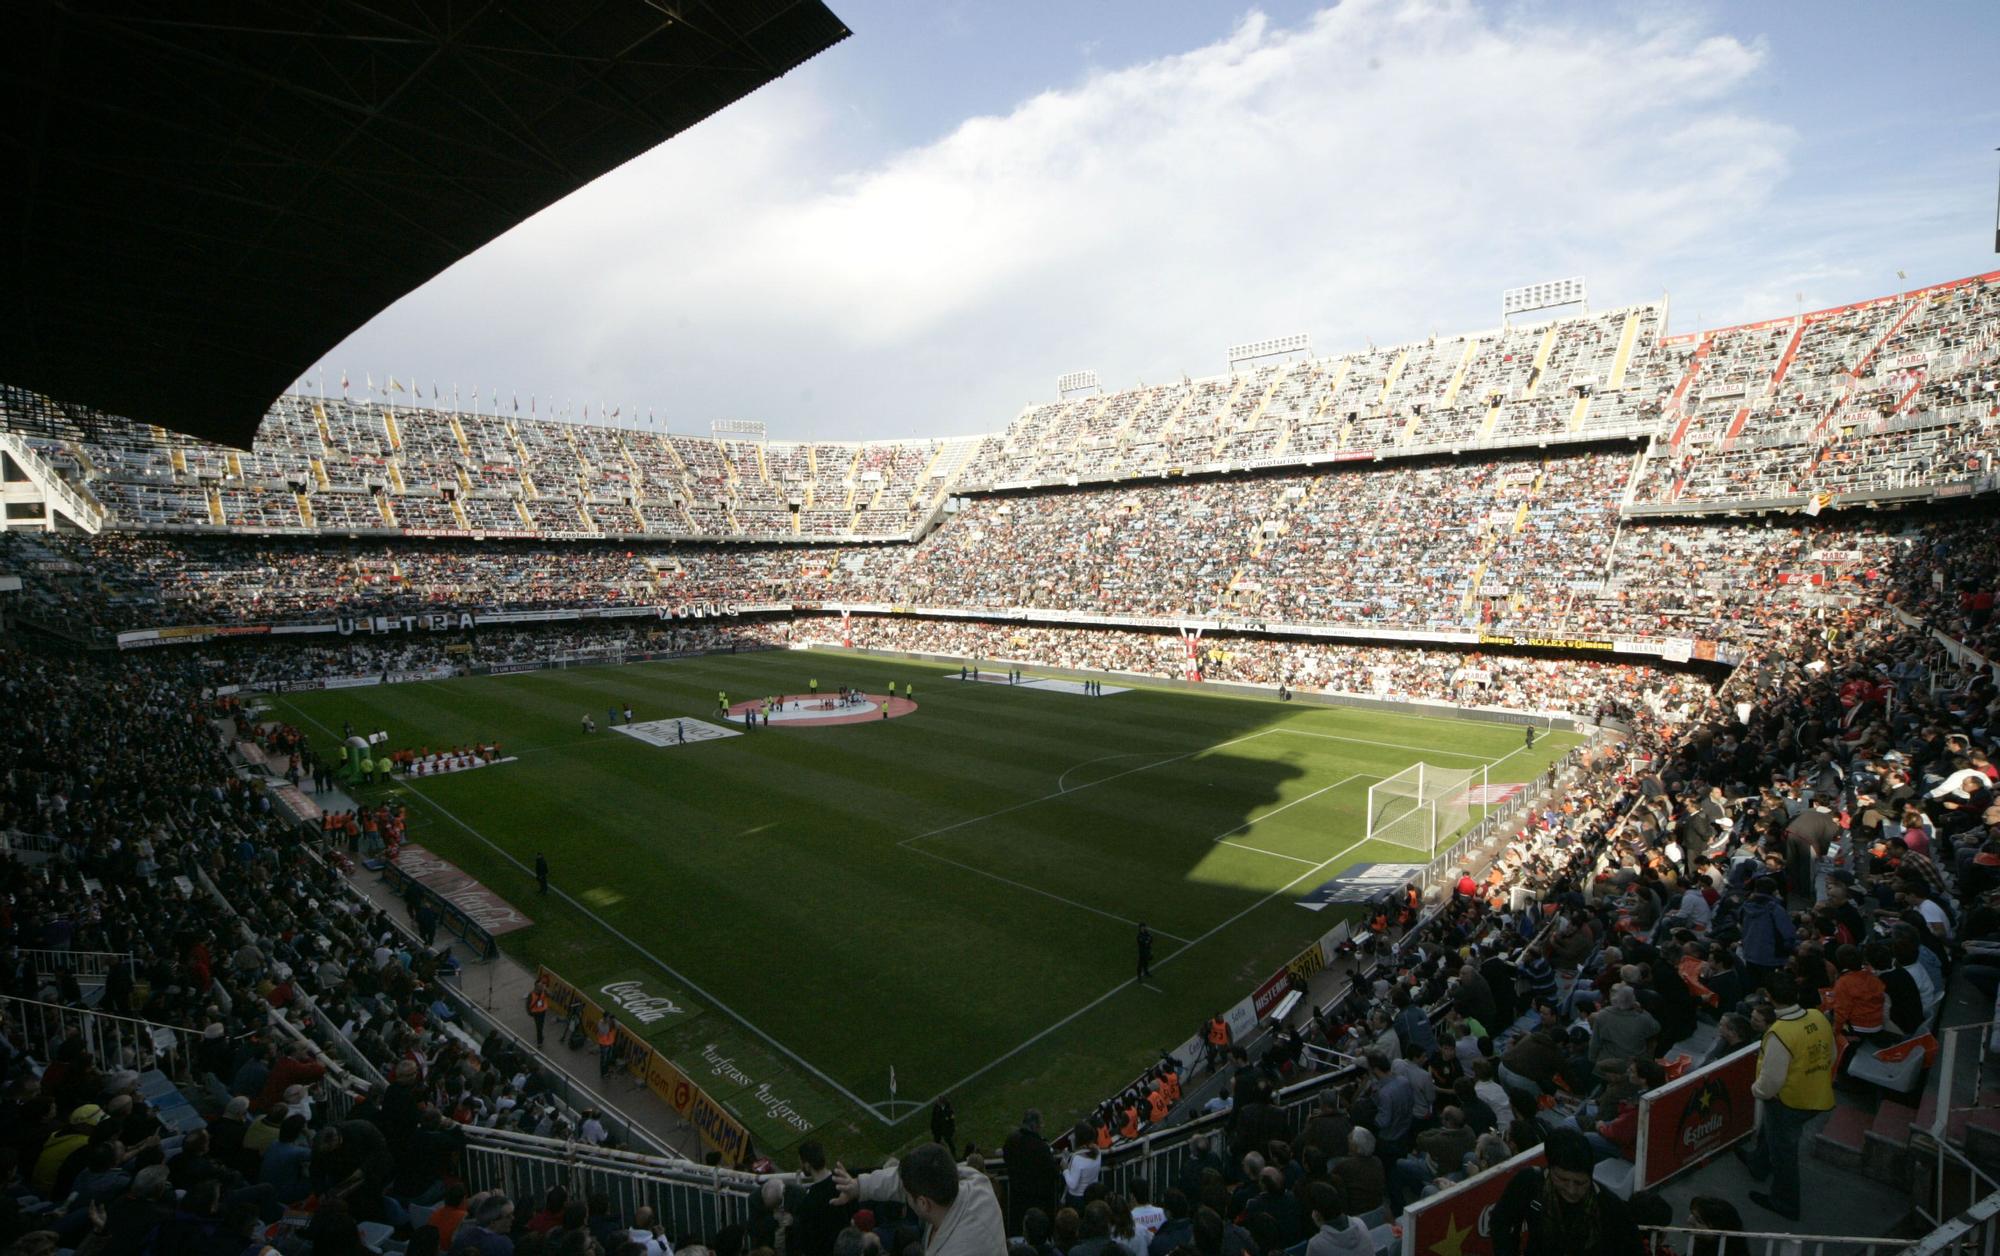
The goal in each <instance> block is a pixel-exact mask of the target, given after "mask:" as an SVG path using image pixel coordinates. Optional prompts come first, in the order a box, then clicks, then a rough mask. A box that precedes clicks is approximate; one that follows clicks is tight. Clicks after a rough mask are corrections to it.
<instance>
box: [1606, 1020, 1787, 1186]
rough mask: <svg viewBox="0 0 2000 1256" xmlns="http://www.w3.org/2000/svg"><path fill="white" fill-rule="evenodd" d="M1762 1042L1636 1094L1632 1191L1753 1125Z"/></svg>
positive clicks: (1691, 1163) (1696, 1160)
mask: <svg viewBox="0 0 2000 1256" xmlns="http://www.w3.org/2000/svg"><path fill="white" fill-rule="evenodd" d="M1761 1048H1762V1044H1760V1043H1754V1042H1753V1043H1751V1044H1750V1045H1749V1046H1747V1047H1744V1048H1743V1049H1742V1050H1740V1051H1737V1052H1736V1053H1735V1054H1733V1055H1726V1056H1724V1057H1723V1058H1721V1059H1720V1060H1717V1061H1716V1062H1715V1063H1713V1064H1711V1065H1709V1066H1708V1067H1706V1068H1698V1069H1695V1070H1693V1071H1692V1072H1689V1073H1687V1074H1685V1075H1683V1076H1681V1077H1677V1078H1675V1079H1674V1080H1673V1081H1670V1082H1668V1083H1667V1084H1666V1085H1664V1086H1660V1087H1658V1088H1656V1089H1653V1090H1649V1091H1647V1092H1646V1093H1645V1094H1643V1095H1641V1096H1639V1151H1638V1155H1639V1159H1638V1162H1637V1163H1636V1164H1635V1165H1634V1166H1633V1169H1632V1189H1633V1190H1635V1191H1640V1190H1648V1189H1650V1188H1652V1187H1655V1186H1658V1185H1659V1184H1660V1183H1661V1182H1664V1181H1666V1180H1667V1179H1668V1178H1670V1177H1673V1176H1674V1175H1675V1174H1677V1173H1683V1172H1685V1171H1687V1170H1689V1169H1692V1168H1694V1167H1695V1166H1696V1165H1699V1164H1702V1163H1704V1162H1706V1161H1707V1160H1708V1159H1709V1158H1711V1157H1713V1156H1714V1155H1716V1154H1717V1153H1718V1152H1721V1151H1723V1150H1725V1149H1726V1148H1728V1147H1730V1146H1731V1145H1732V1144H1734V1143H1736V1142H1738V1141H1739V1140H1741V1139H1744V1138H1747V1137H1749V1136H1750V1134H1751V1132H1752V1131H1754V1130H1755V1129H1756V1128H1757V1098H1756V1096H1755V1095H1753V1094H1751V1093H1750V1086H1751V1083H1753V1082H1755V1081H1756V1080H1757V1056H1758V1052H1759V1051H1760V1050H1761Z"/></svg>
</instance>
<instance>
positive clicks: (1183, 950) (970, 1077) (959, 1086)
mask: <svg viewBox="0 0 2000 1256" xmlns="http://www.w3.org/2000/svg"><path fill="white" fill-rule="evenodd" d="M1363 775H1365V774H1364V773H1360V772H1357V773H1355V774H1354V775H1353V776H1350V777H1348V778H1347V779H1346V780H1343V781H1336V782H1335V783H1334V784H1335V785H1345V784H1347V783H1348V781H1353V780H1357V779H1359V778H1360V777H1361V776H1363ZM1327 788H1328V789H1331V788H1334V786H1331V785H1330V786H1328V787H1327ZM1324 792H1325V790H1316V791H1314V795H1313V796H1315V797H1316V796H1317V795H1318V794H1320V793H1324ZM1225 836H1226V835H1225ZM1367 844H1368V839H1366V838H1363V839H1362V840H1360V841H1358V842H1355V843H1353V844H1352V845H1350V846H1348V847H1346V848H1345V849H1343V850H1341V851H1339V852H1338V853H1336V854H1335V855H1333V856H1332V858H1329V859H1326V860H1324V861H1322V862H1320V863H1318V864H1315V865H1314V866H1312V867H1311V868H1308V869H1306V870H1305V871H1304V872H1301V873H1300V874H1299V875H1297V876H1296V877H1293V878H1292V879H1291V880H1290V881H1287V882H1286V883H1285V884H1284V885H1282V886H1280V887H1278V888H1277V889H1275V890H1273V891H1271V892H1270V893H1269V894H1267V895H1265V896H1264V897H1263V898H1260V899H1258V900H1257V901H1256V902H1254V903H1252V904H1250V906H1248V907H1246V908H1244V909H1243V910H1242V911H1240V912H1237V913H1236V914H1235V915H1234V916H1231V917H1230V918H1229V919H1227V920H1225V921H1223V922H1222V923H1221V924H1219V925H1217V926H1215V927H1214V928H1213V929H1210V930H1209V931H1208V932H1207V933H1204V934H1202V935H1201V936H1200V937H1198V938H1196V939H1195V940H1194V941H1192V942H1190V943H1188V944H1187V945H1186V946H1183V947H1180V948H1178V949H1177V950H1174V951H1172V952H1170V953H1169V954H1167V955H1165V956H1164V957H1162V958H1161V960H1160V962H1159V967H1162V968H1164V967H1165V966H1166V965H1167V962H1168V961H1169V960H1174V959H1178V958H1180V957H1181V956H1183V955H1186V954H1187V953H1188V952H1190V951H1192V950H1194V948H1196V947H1197V946H1200V945H1201V944H1202V943H1203V942H1206V941H1208V939H1210V938H1212V937H1214V936H1215V935H1216V934H1218V933H1220V932H1222V931H1223V930H1224V929H1227V928H1228V927H1229V926H1230V925H1233V924H1235V923H1236V922H1237V921H1239V920H1241V919H1243V917H1245V916H1247V915H1249V914H1250V913H1251V912H1253V911H1256V910H1257V909H1258V908H1259V907H1262V906H1263V905H1264V904H1266V903H1268V902H1270V901H1271V900H1272V899H1274V898H1276V897H1278V895H1280V894H1283V893H1284V892H1285V891H1287V890H1289V889H1291V888H1292V887H1293V886H1295V885H1297V884H1298V883H1299V882H1301V881H1303V880H1305V879H1306V878H1307V877H1309V876H1312V875H1313V874H1314V873H1316V872H1319V871H1321V870H1323V869H1324V868H1326V867H1327V865H1328V864H1331V863H1332V862H1333V861H1334V860H1336V859H1340V858H1342V857H1343V856H1345V855H1347V854H1350V853H1351V852H1353V851H1356V850H1359V849H1360V848H1361V847H1363V846H1365V845H1367ZM1137 984H1139V980H1138V978H1137V977H1134V978H1132V979H1131V980H1130V981H1121V982H1119V983H1118V984H1117V985H1115V986H1113V987H1111V988H1110V989H1109V990H1106V991H1105V992H1104V993H1103V994H1100V995H1098V996H1097V997H1096V998H1095V999H1092V1000H1091V1001H1090V1002H1088V1003H1086V1004H1084V1005H1083V1006H1082V1007H1080V1008H1078V1009H1076V1011H1074V1012H1071V1013H1070V1014H1069V1015H1068V1016H1065V1017H1063V1018H1062V1019H1061V1020H1059V1021H1057V1022H1056V1023H1055V1024H1053V1025H1050V1026H1049V1027H1048V1028H1047V1029H1044V1030H1042V1031H1041V1032H1040V1033H1038V1034H1036V1035H1035V1036H1034V1037H1032V1038H1030V1039H1028V1040H1027V1041H1026V1042H1023V1043H1021V1044H1020V1045H1019V1046H1017V1047H1015V1048H1013V1049H1012V1050H1010V1051H1008V1052H1006V1053H1005V1054H1003V1055H1001V1056H999V1057H997V1058H995V1059H993V1060H990V1061H988V1062H987V1063H986V1064H984V1065H981V1066H980V1067H979V1068H977V1069H974V1070H973V1071H972V1072H970V1073H968V1074H966V1075H965V1076H964V1077H961V1078H959V1079H958V1080H957V1081H955V1082H953V1083H952V1084H951V1085H949V1086H947V1087H945V1088H944V1089H943V1090H940V1091H939V1092H938V1093H937V1094H935V1095H933V1096H931V1098H930V1100H929V1101H928V1102H926V1103H925V1104H924V1107H926V1108H928V1107H930V1105H931V1104H933V1103H936V1102H937V1101H938V1100H939V1099H941V1098H943V1097H944V1096H946V1095H948V1094H950V1093H951V1092H952V1091H954V1090H963V1089H964V1088H965V1087H966V1086H968V1085H970V1084H971V1083H973V1082H975V1081H977V1080H979V1078H981V1077H983V1076H985V1075H986V1074H987V1073H990V1072H992V1071H993V1070H994V1069H996V1068H998V1067H1000V1065H1002V1064H1005V1063H1006V1062H1007V1061H1008V1060H1010V1059H1012V1058H1014V1057H1015V1056H1017V1055H1019V1054H1020V1053H1021V1052H1023V1051H1026V1050H1027V1049H1028V1048H1029V1047H1032V1046H1034V1045H1035V1044H1036V1043H1037V1042H1040V1041H1041V1040H1042V1039H1044V1038H1046V1037H1048V1036H1049V1035H1050V1034H1052V1033H1054V1032H1055V1031H1056V1030H1058V1029H1061V1028H1062V1027H1063V1026H1065V1025H1067V1024H1069V1023H1070V1022H1072V1021H1074V1020H1076V1019H1077V1018H1078V1017H1080V1016H1082V1015H1084V1014H1085V1013H1086V1012H1089V1011H1091V1010H1092V1009H1093V1008H1095V1007H1097V1006H1098V1005H1099V1004H1101V1003H1103V1002H1104V1001H1105V1000H1106V999H1109V998H1111V997H1112V996H1113V995H1115V994H1117V993H1118V992H1119V991H1121V990H1123V989H1125V988H1126V987H1127V986H1130V985H1137ZM903 1119H905V1118H901V1117H899V1118H897V1120H898V1121H901V1120H903ZM891 1123H892V1124H894V1123H895V1122H891Z"/></svg>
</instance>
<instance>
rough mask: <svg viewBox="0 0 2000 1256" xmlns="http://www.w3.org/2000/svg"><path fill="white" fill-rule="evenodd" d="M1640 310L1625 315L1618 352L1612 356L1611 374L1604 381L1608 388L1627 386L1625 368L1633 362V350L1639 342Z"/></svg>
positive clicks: (1619, 337) (1619, 335)
mask: <svg viewBox="0 0 2000 1256" xmlns="http://www.w3.org/2000/svg"><path fill="white" fill-rule="evenodd" d="M1639 323H1640V318H1639V311H1638V310H1633V311H1631V312H1630V313H1628V314H1626V315H1625V326H1624V328H1623V329H1621V330H1620V331H1619V333H1618V352H1617V353H1616V354H1614V355H1613V356H1612V358H1611V375H1610V377H1609V378H1607V379H1606V380H1605V382H1604V386H1605V387H1606V388H1623V387H1624V386H1625V368H1626V367H1628V366H1630V365H1631V364H1632V350H1633V349H1635V348H1637V347H1638V344H1639Z"/></svg>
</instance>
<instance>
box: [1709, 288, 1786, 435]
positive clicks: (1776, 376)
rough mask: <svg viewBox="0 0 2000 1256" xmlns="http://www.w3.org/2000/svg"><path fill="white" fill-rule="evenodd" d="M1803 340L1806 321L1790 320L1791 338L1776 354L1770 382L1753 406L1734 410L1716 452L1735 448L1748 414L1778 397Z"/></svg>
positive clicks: (1748, 419) (1761, 390)
mask: <svg viewBox="0 0 2000 1256" xmlns="http://www.w3.org/2000/svg"><path fill="white" fill-rule="evenodd" d="M1804 338H1806V320H1804V318H1794V320H1792V338H1790V340H1786V342H1784V352H1782V354H1778V366H1776V368H1772V372H1770V380H1768V382H1766V384H1764V388H1760V390H1758V400H1756V402H1754V404H1750V406H1742V408H1740V410H1736V414H1734V418H1730V426H1728V428H1726V430H1724V432H1722V440H1720V442H1716V448H1718V450H1722V452H1728V450H1732V448H1734V446H1736V438H1738V436H1742V430H1744V426H1746V424H1748V422H1750V412H1752V410H1754V408H1756V406H1760V404H1764V402H1768V400H1772V398H1776V396H1778V388H1780V386H1782V384H1784V376H1786V372H1788V370H1792V360H1794V358H1796V356H1798V346H1800V342H1802V340H1804Z"/></svg>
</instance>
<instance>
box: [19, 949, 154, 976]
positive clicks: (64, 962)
mask: <svg viewBox="0 0 2000 1256" xmlns="http://www.w3.org/2000/svg"><path fill="white" fill-rule="evenodd" d="M15 954H17V955H20V956H22V957H23V958H25V959H26V960H27V961H28V962H29V963H30V964H33V965H34V966H35V972H36V973H38V974H40V975H42V976H44V977H48V976H53V975H55V974H56V973H58V972H62V971H65V970H67V971H68V973H69V975H70V976H72V977H75V978H76V979H77V980H78V981H103V980H104V979H105V977H107V976H109V975H110V973H111V970H112V969H113V968H116V967H117V966H118V965H119V964H120V963H121V962H123V961H125V960H128V959H131V958H132V957H131V956H130V955H129V954H126V953H124V952H121V951H69V950H54V951H52V950H45V949H42V948H40V947H29V946H24V947H19V948H17V949H16V951H15Z"/></svg>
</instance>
